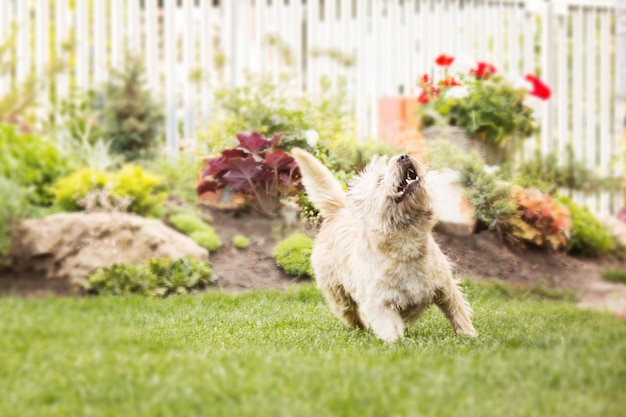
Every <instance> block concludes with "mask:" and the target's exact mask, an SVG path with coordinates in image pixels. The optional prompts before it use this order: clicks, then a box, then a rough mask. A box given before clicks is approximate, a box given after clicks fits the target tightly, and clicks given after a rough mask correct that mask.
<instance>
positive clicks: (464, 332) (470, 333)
mask: <svg viewBox="0 0 626 417" xmlns="http://www.w3.org/2000/svg"><path fill="white" fill-rule="evenodd" d="M456 334H458V335H459V336H467V337H476V336H478V332H477V331H476V329H475V328H474V326H470V327H468V328H465V329H456Z"/></svg>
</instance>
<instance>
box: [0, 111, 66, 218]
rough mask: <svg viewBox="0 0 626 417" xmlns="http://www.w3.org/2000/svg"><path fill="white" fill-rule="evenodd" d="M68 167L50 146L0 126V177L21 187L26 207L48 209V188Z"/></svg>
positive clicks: (7, 126) (53, 147)
mask: <svg viewBox="0 0 626 417" xmlns="http://www.w3.org/2000/svg"><path fill="white" fill-rule="evenodd" d="M68 167H69V162H68V160H67V159H66V158H64V157H63V156H62V155H61V153H60V152H59V150H58V149H57V148H56V147H55V146H54V145H53V144H52V143H50V142H48V141H46V140H44V139H43V138H41V137H40V136H38V135H35V134H31V133H27V132H24V131H19V130H18V129H17V128H16V127H15V126H14V125H11V124H7V123H1V122H0V176H3V177H6V178H9V179H10V180H12V181H14V182H15V183H17V184H19V185H21V186H23V187H25V188H26V190H27V192H28V194H27V198H28V201H29V202H30V203H32V204H36V205H42V206H47V205H50V204H51V203H52V200H53V195H52V193H51V191H50V187H51V186H52V184H53V183H54V182H55V181H56V180H57V179H58V178H60V177H61V176H63V175H65V174H66V173H67V172H68Z"/></svg>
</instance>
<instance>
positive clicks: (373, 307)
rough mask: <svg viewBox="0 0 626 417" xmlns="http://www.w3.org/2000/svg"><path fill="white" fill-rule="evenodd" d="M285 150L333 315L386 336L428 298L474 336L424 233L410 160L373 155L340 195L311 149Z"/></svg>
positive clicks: (428, 213) (424, 195)
mask: <svg viewBox="0 0 626 417" xmlns="http://www.w3.org/2000/svg"><path fill="white" fill-rule="evenodd" d="M292 155H293V156H294V158H295V159H296V161H297V163H298V166H299V167H300V172H301V174H302V182H303V183H304V187H305V188H306V191H307V193H308V196H309V199H310V200H311V202H312V203H313V204H314V205H315V207H317V209H318V210H319V211H320V213H321V214H322V216H323V218H324V222H323V224H322V227H321V229H320V231H319V234H318V236H317V238H316V241H315V246H314V248H313V252H312V254H311V263H312V265H313V270H314V271H315V278H316V280H317V284H318V287H319V288H320V289H321V290H322V292H323V293H324V295H325V296H326V299H327V300H328V304H329V305H330V309H331V310H332V312H333V313H334V314H335V315H337V317H339V318H340V319H342V320H343V321H344V322H345V323H346V324H347V325H348V326H350V327H355V326H356V327H360V328H364V329H365V328H367V327H371V328H372V330H373V331H374V333H375V334H376V336H378V337H379V338H380V339H382V340H385V341H388V342H391V341H394V340H396V339H398V338H400V337H402V336H403V335H404V326H405V324H411V323H413V322H414V321H415V320H417V318H419V316H420V315H421V314H422V313H423V312H424V311H425V310H426V308H428V306H430V305H431V304H432V303H435V304H436V305H437V306H438V307H439V308H440V309H441V310H442V311H443V312H444V314H445V316H446V317H447V319H448V321H449V322H450V324H451V325H452V328H453V329H454V331H455V332H456V333H457V334H460V335H467V336H476V330H475V329H474V326H473V325H472V322H471V313H472V309H471V308H470V306H469V304H468V302H467V301H466V300H465V298H464V297H463V293H462V292H461V290H460V288H459V286H458V285H457V282H456V281H455V280H454V278H453V277H452V270H451V267H450V264H449V263H448V260H447V258H446V257H445V255H444V254H443V253H442V252H441V250H440V249H439V246H438V245H437V243H435V241H434V239H433V236H432V234H431V229H432V227H433V226H434V223H435V220H434V216H433V212H432V202H431V199H430V196H429V194H428V190H427V188H426V183H425V181H424V178H425V176H426V175H425V174H426V172H425V171H424V168H423V167H422V166H421V165H420V164H419V163H418V162H417V161H415V160H414V159H412V158H411V157H409V156H408V155H400V156H395V157H393V158H391V159H390V160H389V161H388V162H387V158H386V157H374V159H372V161H371V162H370V163H369V165H368V166H367V167H366V168H365V170H364V171H363V172H362V173H361V174H360V175H359V176H357V177H356V178H355V179H354V181H353V183H352V184H351V186H350V187H349V190H348V193H347V195H346V193H345V192H344V191H343V188H342V187H341V184H339V182H338V181H337V180H336V179H335V178H334V177H333V175H332V174H331V173H330V171H329V170H328V169H327V168H326V167H325V166H324V165H323V164H322V163H321V162H320V161H318V160H317V158H315V157H314V156H313V155H311V154H309V153H308V152H306V151H304V150H302V149H298V148H294V149H293V150H292Z"/></svg>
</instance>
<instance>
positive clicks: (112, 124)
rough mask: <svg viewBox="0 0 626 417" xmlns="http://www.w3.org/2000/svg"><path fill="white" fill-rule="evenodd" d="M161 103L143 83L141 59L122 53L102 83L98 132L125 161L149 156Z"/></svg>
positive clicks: (155, 142)
mask: <svg viewBox="0 0 626 417" xmlns="http://www.w3.org/2000/svg"><path fill="white" fill-rule="evenodd" d="M161 108H162V106H161V105H160V104H159V103H158V102H157V101H155V99H154V98H153V96H152V93H151V91H150V90H149V89H148V87H147V86H146V84H145V79H144V68H143V64H142V61H141V59H139V58H137V57H131V56H130V55H129V54H126V59H125V62H124V65H123V66H122V67H121V68H119V69H114V70H113V73H112V76H111V79H110V81H108V82H107V83H106V84H105V86H104V106H103V108H102V117H103V124H102V136H103V137H104V138H107V140H110V141H111V151H112V152H114V153H117V154H120V155H123V156H124V158H125V159H126V160H128V161H130V160H135V159H138V158H144V157H150V156H152V155H153V152H154V150H155V149H156V147H157V145H158V144H159V140H160V130H161V125H162V123H163V114H162V110H161Z"/></svg>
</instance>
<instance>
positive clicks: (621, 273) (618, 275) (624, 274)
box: [602, 269, 626, 284]
mask: <svg viewBox="0 0 626 417" xmlns="http://www.w3.org/2000/svg"><path fill="white" fill-rule="evenodd" d="M602 278H604V279H605V280H607V281H613V282H621V283H624V284H626V269H609V270H607V271H604V272H603V273H602Z"/></svg>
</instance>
